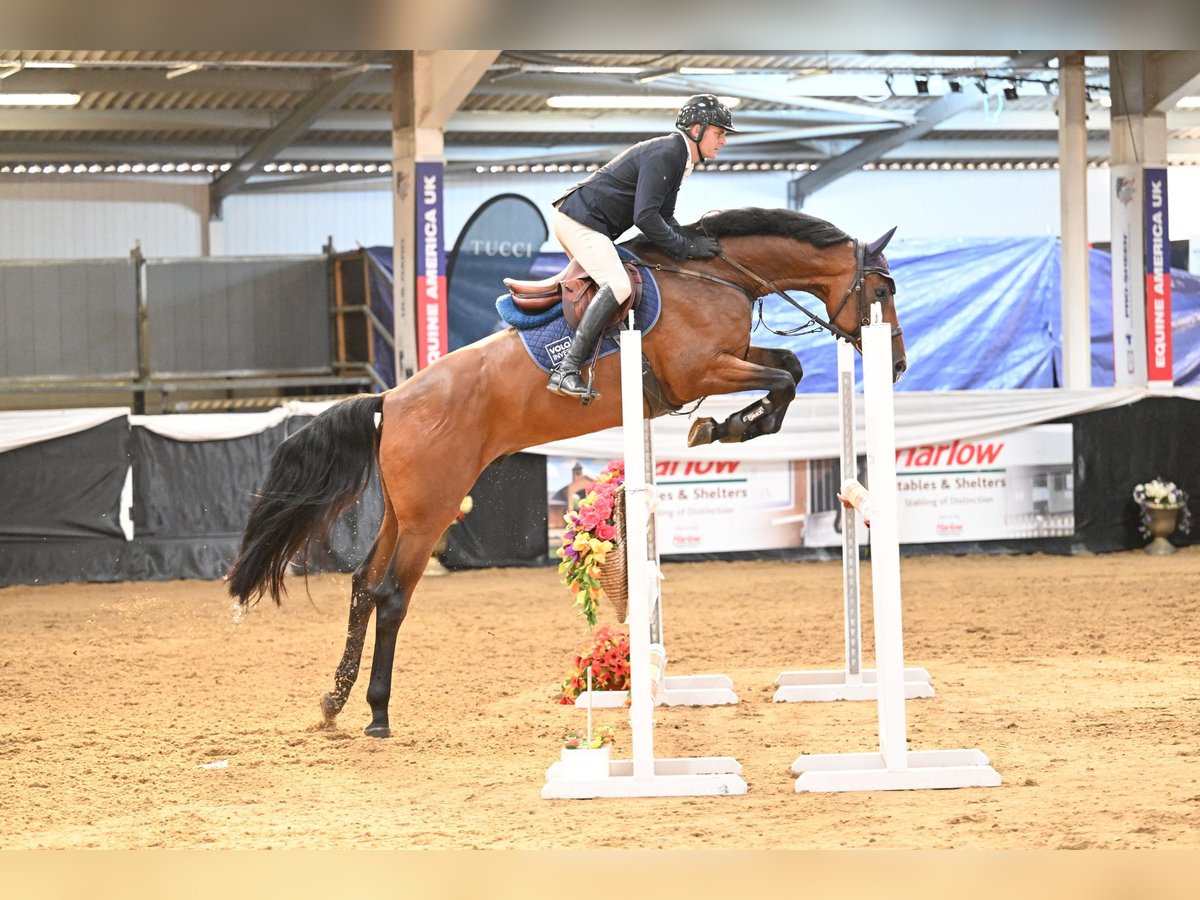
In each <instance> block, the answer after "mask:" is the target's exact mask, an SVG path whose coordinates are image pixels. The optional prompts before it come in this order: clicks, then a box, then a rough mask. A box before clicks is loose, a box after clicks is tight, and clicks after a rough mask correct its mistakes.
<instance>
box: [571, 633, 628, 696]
mask: <svg viewBox="0 0 1200 900" xmlns="http://www.w3.org/2000/svg"><path fill="white" fill-rule="evenodd" d="M589 668H590V669H591V670H592V690H593V691H627V690H629V635H628V634H625V633H624V632H623V631H618V632H616V633H613V632H612V631H610V630H609V629H608V628H598V629H596V633H595V634H594V635H592V645H591V646H590V647H585V648H584V649H583V650H582V651H581V652H580V653H578V654H576V656H575V660H574V666H573V668H572V670H571V674H570V675H569V676H567V680H566V681H564V682H563V684H562V696H561V697H560V698H559V701H558V702H559V703H561V704H568V705H569V704H573V703H574V702H575V700H576V698H578V697H579V695H580V694H582V693H583V692H584V691H586V690H587V672H588V669H589Z"/></svg>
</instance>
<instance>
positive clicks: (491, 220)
mask: <svg viewBox="0 0 1200 900" xmlns="http://www.w3.org/2000/svg"><path fill="white" fill-rule="evenodd" d="M549 234H550V232H549V230H548V229H547V228H546V220H545V219H544V218H543V217H542V214H541V212H540V211H539V210H538V208H537V206H536V205H534V203H533V201H532V200H530V199H528V198H527V197H522V196H521V195H520V194H500V195H498V196H496V197H493V198H492V199H490V200H488V201H487V202H486V203H484V204H483V205H482V206H481V207H479V209H477V210H475V213H474V214H473V215H472V216H471V218H470V219H469V220H467V224H466V225H465V226H464V227H463V230H462V231H461V232H460V233H459V236H458V241H457V242H456V243H455V245H454V250H453V251H452V252H451V253H450V259H449V261H448V262H447V264H446V282H447V287H446V291H447V295H448V297H449V312H448V314H447V319H448V324H449V328H450V349H451V350H457V349H458V348H459V347H464V346H466V345H467V344H473V343H474V342H475V341H477V340H480V339H481V338H485V337H487V336H488V335H489V334H491V333H492V332H494V331H499V330H501V329H503V328H506V327H508V326H506V325H505V324H504V323H503V322H502V321H501V320H500V317H499V316H498V315H497V314H496V298H497V297H498V296H500V295H501V294H502V293H504V279H505V278H528V277H529V272H530V269H531V268H532V267H533V263H534V260H535V259H536V258H537V255H538V251H539V250H540V249H541V247H542V244H544V243H545V242H546V238H547V237H548V236H549Z"/></svg>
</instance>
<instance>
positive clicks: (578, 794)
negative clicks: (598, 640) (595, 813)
mask: <svg viewBox="0 0 1200 900" xmlns="http://www.w3.org/2000/svg"><path fill="white" fill-rule="evenodd" d="M620 340H621V407H622V422H623V431H624V440H625V483H624V486H623V488H624V491H625V525H626V527H625V532H626V546H625V557H626V560H627V574H628V578H629V614H628V618H627V621H628V624H629V650H630V653H629V669H630V692H629V693H630V706H629V727H630V744H631V745H632V757H633V758H632V759H628V760H614V761H612V762H610V763H609V764H608V774H607V775H603V776H600V777H594V776H593V777H587V776H584V777H580V776H578V775H577V774H575V773H574V772H572V771H570V770H568V768H567V767H566V766H564V765H563V763H562V762H561V761H560V762H556V763H554V764H553V765H552V766H550V768H549V769H548V770H547V772H546V783H545V785H544V786H543V787H542V798H543V799H547V800H554V799H586V798H592V797H697V796H706V795H713V794H744V793H746V782H745V780H744V779H743V778H742V776H741V772H742V766H741V764H740V763H739V762H738V761H737V760H735V759H733V758H732V757H728V756H707V757H695V758H684V759H656V758H655V756H654V704H655V700H654V694H655V693H656V691H657V692H661V689H662V688H663V687H665V683H666V682H667V679H663V678H662V677H661V673H662V665H663V658H662V655H661V646H660V645H655V646H652V644H651V624H652V623H651V615H650V611H651V607H652V604H654V605H659V604H660V600H659V583H660V581H661V573H660V571H659V568H658V560H657V555H656V554H654V553H652V552H651V541H650V538H649V531H650V527H651V525H652V521H653V520H652V517H651V508H652V504H653V501H654V500H655V496H656V495H655V493H654V483H653V476H654V468H653V465H652V460H651V452H650V449H649V448H650V443H649V431H650V427H649V423H648V422H647V421H646V420H645V419H644V418H643V416H642V390H641V384H642V334H641V332H640V331H636V330H632V329H631V330H628V331H622V332H621V337H620ZM652 669H654V670H655V671H654V672H652ZM660 679H661V681H660V683H659V684H658V685H656V684H655V683H654V682H655V681H659V680H660Z"/></svg>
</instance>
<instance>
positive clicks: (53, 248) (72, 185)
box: [0, 176, 320, 259]
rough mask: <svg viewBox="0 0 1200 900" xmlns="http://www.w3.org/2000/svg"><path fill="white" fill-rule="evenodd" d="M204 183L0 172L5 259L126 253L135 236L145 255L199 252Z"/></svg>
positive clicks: (0, 251) (0, 242)
mask: <svg viewBox="0 0 1200 900" xmlns="http://www.w3.org/2000/svg"><path fill="white" fill-rule="evenodd" d="M207 190H208V189H207V187H206V186H205V185H204V184H201V183H196V182H192V183H187V182H183V181H156V180H148V179H147V180H143V179H141V178H108V179H105V178H95V177H92V178H87V179H74V178H66V177H62V178H33V177H30V178H24V177H20V178H16V177H11V176H10V177H7V178H3V179H2V180H0V210H3V214H2V215H0V259H113V258H116V259H121V258H123V257H127V256H128V255H129V252H130V251H131V250H132V249H133V248H134V246H135V244H136V243H137V242H138V241H141V245H142V253H143V254H145V255H146V256H199V255H200V253H201V246H202V244H201V241H202V234H203V233H202V231H201V225H202V224H203V222H204V216H205V215H206V212H205V211H206V210H207V208H208V193H207ZM319 249H320V248H316V250H319ZM314 252H315V251H314Z"/></svg>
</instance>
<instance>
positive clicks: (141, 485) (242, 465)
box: [133, 424, 284, 562]
mask: <svg viewBox="0 0 1200 900" xmlns="http://www.w3.org/2000/svg"><path fill="white" fill-rule="evenodd" d="M283 436H284V426H283V425H282V424H280V425H276V426H275V427H274V428H268V429H267V430H265V431H262V432H260V433H258V434H250V435H245V436H243V437H237V438H229V439H226V440H205V441H177V440H175V439H173V438H169V437H163V436H162V435H159V434H155V433H154V432H152V431H149V430H148V429H145V428H140V427H137V428H134V429H133V447H134V454H135V458H136V463H135V465H134V475H133V521H134V528H135V533H136V535H137V537H138V538H139V539H149V538H189V539H193V540H195V539H200V538H203V537H217V536H224V537H234V538H236V537H240V536H241V533H242V529H243V527H244V526H245V524H246V519H247V518H248V517H249V515H250V507H251V504H252V503H253V500H254V492H255V491H256V490H258V488H259V486H260V485H261V484H262V482H263V479H264V478H265V477H266V473H267V465H268V464H269V462H270V459H271V454H272V452H274V449H275V445H276V444H278V443H279V442H280V441H281V440H283ZM230 562H232V559H230Z"/></svg>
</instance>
